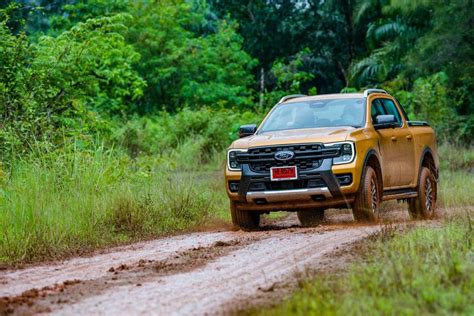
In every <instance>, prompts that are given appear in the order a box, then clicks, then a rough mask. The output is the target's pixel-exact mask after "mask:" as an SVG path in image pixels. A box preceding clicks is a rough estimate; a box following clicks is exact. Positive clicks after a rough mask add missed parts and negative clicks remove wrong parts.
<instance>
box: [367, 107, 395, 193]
mask: <svg viewBox="0 0 474 316" xmlns="http://www.w3.org/2000/svg"><path fill="white" fill-rule="evenodd" d="M370 112H371V113H370V115H371V117H372V123H375V122H376V120H375V118H376V117H377V115H386V114H388V113H387V111H386V110H385V107H384V104H383V102H382V99H375V100H373V101H372V104H371V107H370ZM400 120H401V119H400ZM377 134H378V136H379V149H380V155H381V156H382V157H381V158H382V161H381V164H382V176H383V184H384V189H385V190H387V189H390V188H393V187H396V186H397V185H398V183H399V182H400V164H399V162H398V161H399V159H400V153H399V152H398V151H397V146H396V145H397V144H396V141H397V136H396V135H395V129H394V128H384V129H379V130H377Z"/></svg>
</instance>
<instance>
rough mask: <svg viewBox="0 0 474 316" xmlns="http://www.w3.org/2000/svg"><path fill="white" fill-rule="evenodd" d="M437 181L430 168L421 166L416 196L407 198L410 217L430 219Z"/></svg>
mask: <svg viewBox="0 0 474 316" xmlns="http://www.w3.org/2000/svg"><path fill="white" fill-rule="evenodd" d="M437 187H438V183H437V182H436V179H435V177H434V175H433V173H432V172H431V170H430V169H428V168H426V167H423V168H422V169H421V172H420V179H419V185H418V197H416V198H412V199H409V200H408V212H409V213H410V217H411V218H412V219H430V218H433V217H434V214H435V210H436V198H437Z"/></svg>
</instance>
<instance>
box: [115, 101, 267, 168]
mask: <svg viewBox="0 0 474 316" xmlns="http://www.w3.org/2000/svg"><path fill="white" fill-rule="evenodd" d="M262 118H263V113H252V112H243V113H239V112H235V111H231V110H225V109H222V110H214V109H212V108H210V107H203V108H201V109H200V110H199V111H196V110H190V109H189V108H185V109H183V110H181V111H179V112H178V113H176V114H175V115H170V114H168V113H166V112H162V113H160V114H159V115H155V116H147V117H135V118H133V119H130V120H128V121H127V122H126V123H125V124H121V123H117V124H116V125H117V126H118V128H117V129H116V130H115V132H114V137H113V141H114V142H115V143H117V144H119V145H120V146H122V147H124V148H126V150H127V152H128V153H129V154H130V155H131V156H132V157H136V156H139V155H144V154H145V155H161V156H168V155H170V154H172V155H174V154H173V153H174V152H176V150H177V152H179V153H181V151H182V150H188V152H187V154H186V155H185V157H181V158H182V159H183V160H182V161H183V162H184V160H186V159H188V158H190V157H191V159H188V161H187V162H186V163H183V164H180V163H179V161H175V162H173V159H170V161H171V163H172V164H173V165H175V166H176V165H180V166H185V167H186V168H187V169H193V168H198V167H199V165H201V164H202V163H207V162H210V160H211V159H213V157H214V156H215V155H214V154H215V153H220V152H221V151H222V150H223V149H224V148H226V147H227V146H228V144H229V143H230V142H231V141H233V140H234V139H235V138H236V137H237V132H238V128H239V126H240V125H242V124H245V123H259V122H260V121H261V119H262ZM173 158H176V159H179V158H180V157H179V155H174V156H173Z"/></svg>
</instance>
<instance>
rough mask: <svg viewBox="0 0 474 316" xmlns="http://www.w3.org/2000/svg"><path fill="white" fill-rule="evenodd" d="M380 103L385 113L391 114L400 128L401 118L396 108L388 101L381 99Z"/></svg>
mask: <svg viewBox="0 0 474 316" xmlns="http://www.w3.org/2000/svg"><path fill="white" fill-rule="evenodd" d="M382 102H383V104H384V108H385V111H386V112H387V114H392V115H394V116H395V119H396V120H397V122H398V125H399V126H402V117H401V115H400V112H399V111H398V109H397V106H396V105H395V103H394V102H393V101H392V100H389V99H382Z"/></svg>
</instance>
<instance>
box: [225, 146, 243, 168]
mask: <svg viewBox="0 0 474 316" xmlns="http://www.w3.org/2000/svg"><path fill="white" fill-rule="evenodd" d="M246 152H247V149H230V150H229V151H228V152H227V168H228V169H229V170H230V171H240V170H242V166H241V165H240V164H239V163H238V162H237V153H246Z"/></svg>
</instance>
